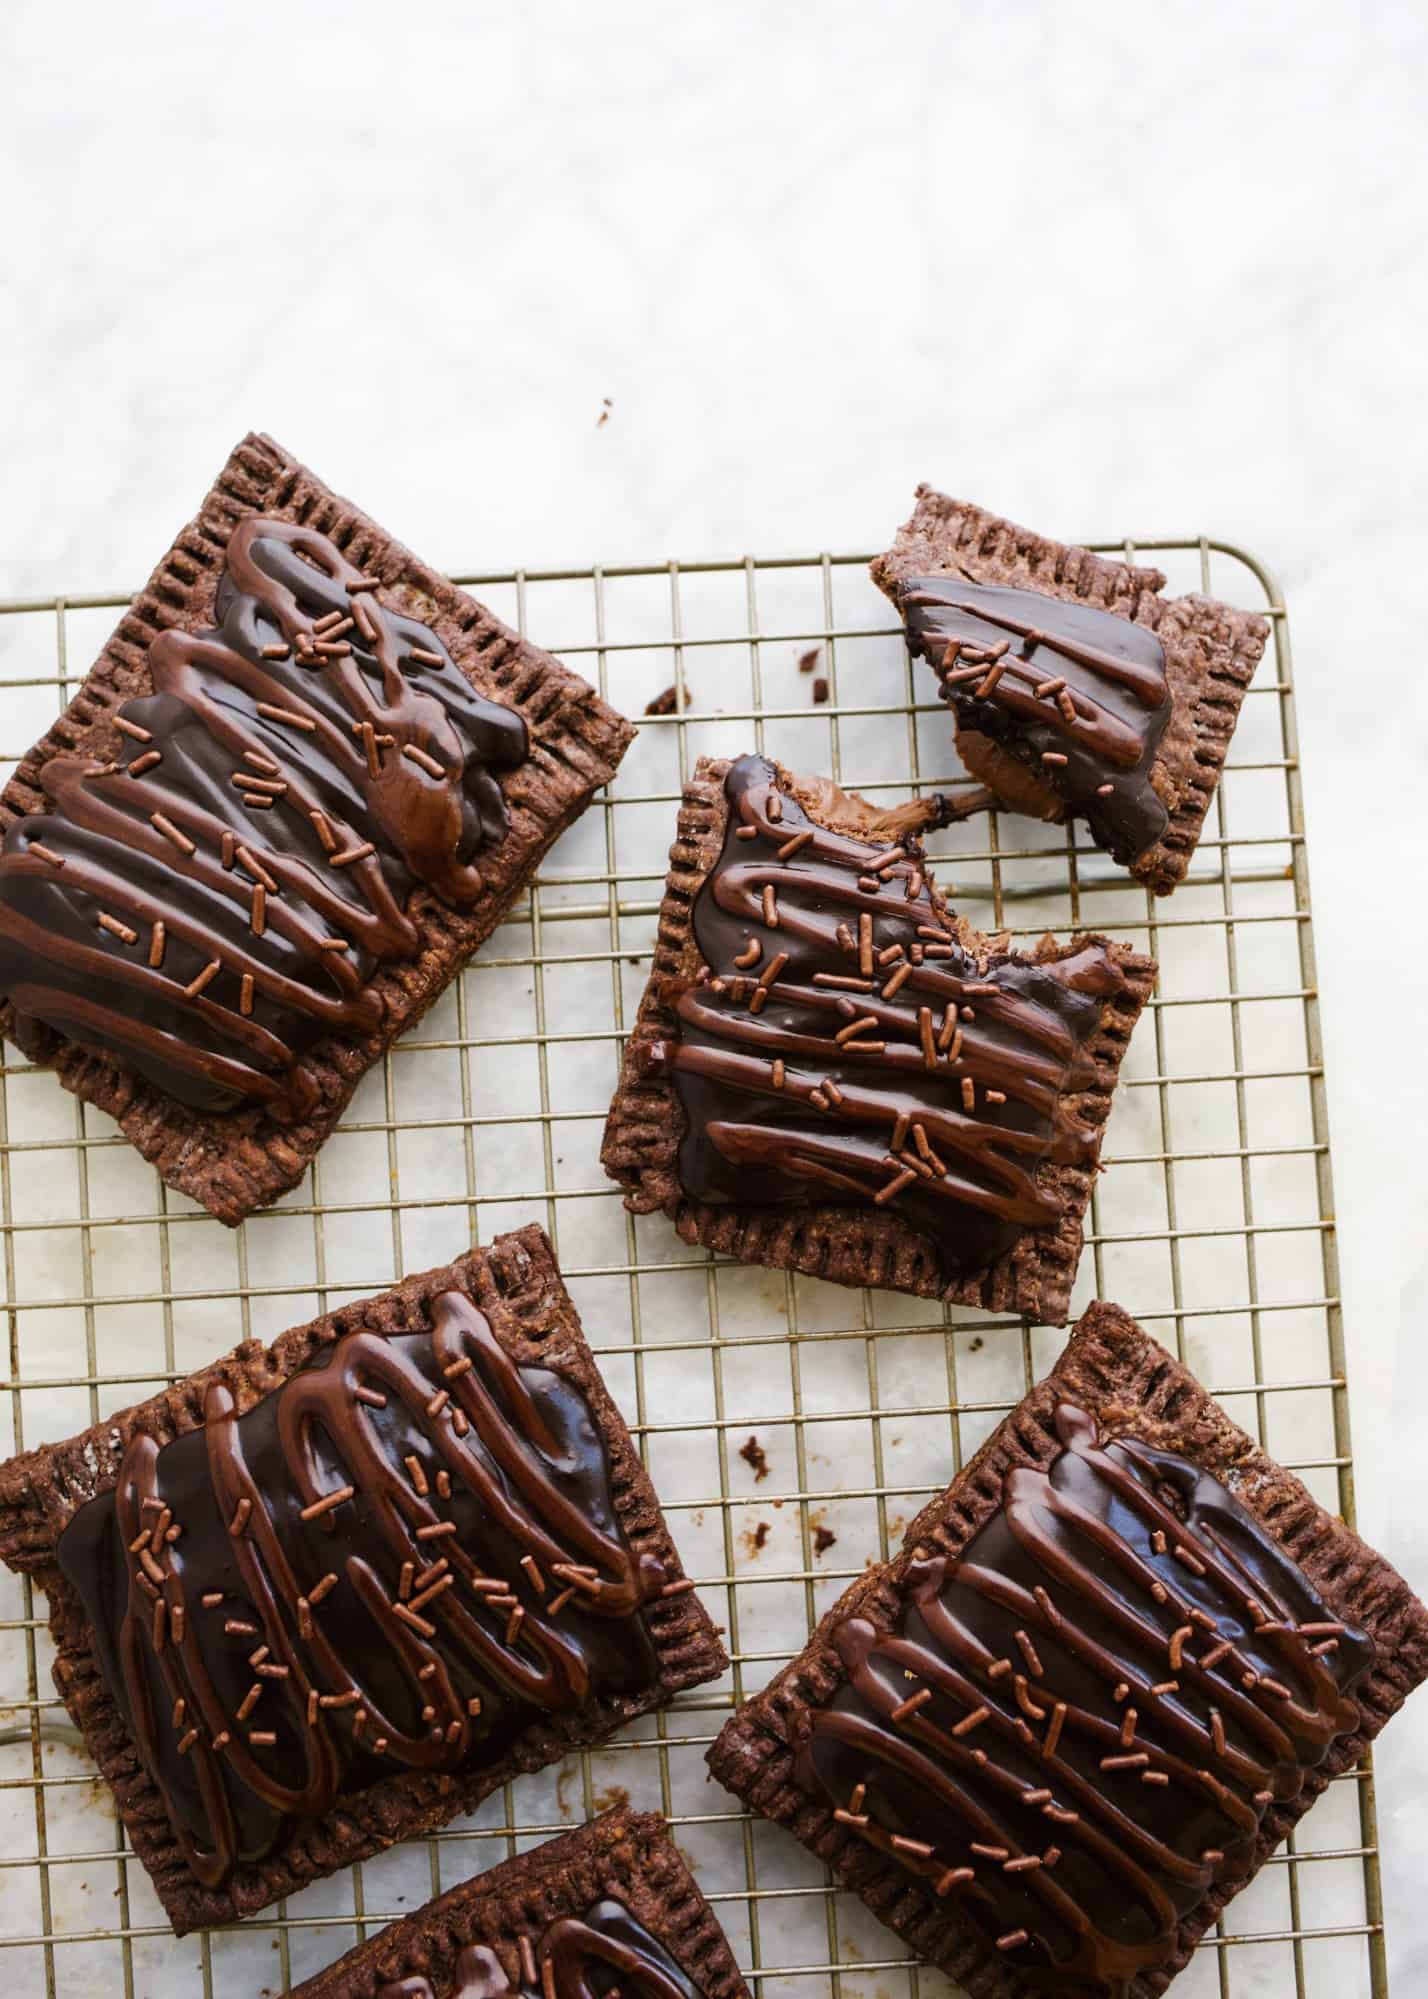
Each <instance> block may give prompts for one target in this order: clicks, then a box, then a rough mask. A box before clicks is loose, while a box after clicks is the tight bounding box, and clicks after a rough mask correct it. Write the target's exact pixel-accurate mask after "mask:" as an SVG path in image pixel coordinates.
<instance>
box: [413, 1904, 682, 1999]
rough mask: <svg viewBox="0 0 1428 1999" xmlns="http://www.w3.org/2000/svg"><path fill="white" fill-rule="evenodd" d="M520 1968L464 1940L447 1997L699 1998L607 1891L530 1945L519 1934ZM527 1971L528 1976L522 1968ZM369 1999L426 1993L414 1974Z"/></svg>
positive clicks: (422, 1997)
mask: <svg viewBox="0 0 1428 1999" xmlns="http://www.w3.org/2000/svg"><path fill="white" fill-rule="evenodd" d="M522 1945H523V1948H522V1951H521V1956H522V1958H524V1959H526V1960H527V1961H526V1962H525V1963H523V1965H522V1967H521V1970H520V1972H519V1973H518V1974H517V1975H516V1976H514V1977H512V1976H510V1975H508V1973H507V1972H506V1970H505V1968H504V1967H503V1965H502V1963H501V1960H500V1958H499V1957H498V1956H497V1955H496V1953H495V1951H494V1950H492V1948H491V1947H490V1945H489V1944H468V1945H467V1947H466V1949H465V1950H463V1951H462V1953H461V1955H460V1957H459V1958H458V1959H457V1962H456V1980H457V1982H456V1985H455V1987H454V1988H453V1990H452V1993H451V1999H617V1995H619V1999H701V1993H700V1988H699V1987H698V1986H697V1985H696V1984H695V1983H694V1981H693V1980H692V1979H691V1978H689V1977H688V1976H687V1975H686V1974H685V1972H684V1971H682V1970H681V1969H680V1967H679V1965H677V1964H676V1963H675V1961H674V1959H673V1958H672V1957H671V1956H670V1954H669V1952H668V1951H667V1950H666V1949H665V1948H664V1945H663V1944H662V1943H660V1942H659V1941H658V1940H657V1939H656V1938H654V1937H652V1936H651V1935H650V1933H649V1931H648V1930H647V1929H646V1928H645V1926H644V1924H643V1923H641V1922H638V1921H637V1920H636V1919H635V1917H634V1916H632V1915H631V1914H630V1912H629V1910H628V1909H627V1908H626V1907H625V1905H624V1903H623V1902H617V1901H615V1900H614V1899H613V1898H612V1897H607V1898H606V1899H605V1900H604V1901H600V1902H594V1903H592V1904H591V1906H590V1907H589V1908H588V1909H587V1910H586V1911H585V1914H584V1915H583V1916H560V1917H557V1919H556V1920H555V1922H553V1923H550V1924H548V1925H547V1926H546V1928H545V1930H544V1932H543V1933H542V1935H541V1937H540V1940H539V1942H538V1943H535V1944H532V1943H531V1941H530V1939H529V1938H523V1939H522ZM532 1972H534V1976H531V1975H530V1974H531V1973H532ZM377 1999H433V1995H432V1989H431V1986H430V1984H429V1982H428V1981H427V1979H426V1978H425V1977H423V1976H422V1975H421V1974H420V1973H417V1974H415V1975H414V1976H412V1977H410V1978H397V1979H392V1980H390V1981H389V1982H388V1983H387V1984H385V1985H383V1986H381V1987H379V1989H378V1992H377Z"/></svg>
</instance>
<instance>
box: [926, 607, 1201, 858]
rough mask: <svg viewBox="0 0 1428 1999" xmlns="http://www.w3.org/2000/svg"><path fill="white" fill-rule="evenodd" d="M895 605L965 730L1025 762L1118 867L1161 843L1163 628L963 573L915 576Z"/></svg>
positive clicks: (1166, 700) (1166, 695) (1165, 690)
mask: <svg viewBox="0 0 1428 1999" xmlns="http://www.w3.org/2000/svg"><path fill="white" fill-rule="evenodd" d="M898 603H899V607H900V608H901V610H902V613H903V617H904V619H905V621H906V625H907V643H908V646H909V648H910V650H911V651H912V652H914V653H917V654H920V655H921V656H922V657H923V658H924V659H926V660H927V661H928V663H929V664H930V665H931V666H932V667H933V668H934V669H935V670H936V672H937V676H938V679H939V681H940V683H941V689H942V697H943V699H944V700H945V701H950V702H951V703H952V705H953V706H954V707H955V709H956V711H957V721H958V726H959V727H960V728H965V729H972V730H976V731H978V732H980V733H981V734H982V735H985V736H989V737H990V738H991V739H992V741H993V742H996V743H999V744H1001V745H1002V746H1003V747H1004V748H1006V749H1008V750H1011V751H1013V752H1014V753H1016V754H1018V755H1020V756H1022V757H1023V758H1026V759H1028V760H1029V761H1030V763H1031V766H1032V769H1033V771H1034V773H1035V775H1036V777H1037V779H1038V780H1039V781H1040V782H1041V783H1042V784H1046V785H1049V786H1050V787H1051V789H1052V790H1053V791H1054V792H1055V793H1056V795H1057V797H1059V798H1060V799H1061V800H1062V801H1063V803H1064V805H1065V807H1066V810H1067V812H1068V813H1070V814H1071V815H1072V816H1073V817H1075V818H1083V819H1085V820H1086V822H1087V824H1088V825H1089V826H1090V829H1091V833H1092V836H1093V837H1094V838H1095V840H1096V841H1097V843H1098V845H1100V846H1102V847H1105V848H1106V849H1107V850H1108V851H1109V852H1110V853H1111V854H1112V855H1113V856H1114V857H1115V859H1116V860H1118V861H1120V862H1122V863H1123V864H1127V865H1128V864H1129V863H1130V862H1132V861H1134V860H1136V859H1137V858H1138V856H1139V855H1141V854H1143V853H1144V852H1145V851H1146V849H1147V848H1148V847H1151V846H1153V845H1154V844H1155V842H1156V841H1157V840H1158V839H1159V838H1160V836H1161V834H1162V833H1163V832H1164V831H1165V828H1166V826H1167V824H1168V823H1169V820H1168V815H1167V813H1166V810H1165V806H1164V804H1163V803H1162V801H1161V799H1160V798H1159V796H1158V795H1157V793H1156V791H1155V789H1154V787H1153V786H1152V785H1151V782H1150V770H1151V766H1152V764H1153V763H1154V762H1155V754H1156V751H1157V749H1158V748H1159V746H1160V740H1161V737H1162V736H1163V735H1164V734H1165V728H1166V724H1167V723H1168V722H1169V720H1170V687H1169V683H1168V681H1167V679H1166V674H1165V650H1164V647H1163V646H1162V645H1161V643H1160V640H1159V639H1158V638H1157V637H1156V635H1155V633H1154V632H1152V631H1150V630H1148V629H1147V628H1146V626H1144V625H1137V624H1135V623H1133V622H1132V621H1131V620H1130V619H1129V618H1118V617H1116V616H1114V615H1113V614H1112V613H1111V612H1109V611H1101V610H1097V609H1096V608H1095V607H1094V606H1093V605H1090V604H1076V603H1066V602H1064V601H1063V600H1062V599H1061V598H1059V597H1047V596H1043V594H1042V593H1041V592H1040V591H1039V590H1012V589H1008V588H1006V587H1005V586H1003V585H1001V584H993V583H971V582H968V581H967V580H966V579H964V578H963V577H960V576H911V577H908V578H907V579H906V581H905V582H904V583H903V584H902V586H901V588H900V589H899V592H898ZM998 669H1000V670H998ZM1038 689H1041V690H1045V691H1043V692H1038ZM1047 757H1050V758H1051V759H1052V761H1050V762H1047V761H1045V759H1046V758H1047Z"/></svg>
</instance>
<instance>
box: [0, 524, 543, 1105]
mask: <svg viewBox="0 0 1428 1999" xmlns="http://www.w3.org/2000/svg"><path fill="white" fill-rule="evenodd" d="M214 616H215V619H216V624H215V626H214V628H213V629H211V630H208V631H200V632H186V631H183V630H180V629H178V628H177V627H175V628H172V629H170V630H168V631H165V632H162V633H160V634H159V636H158V637H157V638H155V639H154V640H153V642H152V644H151V645H150V646H149V650H148V665H149V671H150V674H151V677H152V680H153V686H154V692H153V693H152V694H151V695H147V696H144V697H142V698H140V699H136V700H132V701H126V702H125V703H124V704H123V706H122V707H121V708H120V709H119V710H118V711H117V715H116V717H115V724H114V726H115V728H116V730H117V732H118V734H119V737H120V739H121V742H120V752H119V757H118V759H117V760H116V761H114V762H111V763H107V764H105V763H100V762H98V761H96V760H95V759H93V758H89V757H84V756H79V755H69V754H63V755H58V756H53V757H50V758H49V759H48V760H47V761H46V763H45V764H44V765H43V766H42V768H41V771H40V776H39V781H40V783H41V784H42V785H43V787H44V789H45V791H46V792H47V794H48V795H49V797H50V799H51V800H52V801H53V805H54V809H53V810H52V811H50V812H46V813H37V814H32V815H30V816H28V817H26V818H23V819H20V820H18V821H16V823H15V824H14V825H12V826H11V827H10V829H9V831H8V833H7V834H6V837H5V844H4V850H3V854H0V992H3V993H4V994H5V995H6V997H7V998H8V999H9V1001H10V1003H11V1005H12V1006H13V1008H14V1010H15V1014H16V1027H17V1034H18V1037H19V1038H20V1040H21V1043H22V1045H23V1046H25V1047H27V1049H28V1050H29V1052H31V1053H32V1054H36V1055H38V1054H41V1053H42V1052H43V1043H44V1040H45V1032H44V1030H45V1029H46V1028H48V1029H52V1030H54V1031H56V1032H58V1033H62V1034H64V1035H67V1036H69V1037H70V1038H71V1039H72V1040H74V1041H77V1042H80V1043H82V1044H83V1045H85V1046H86V1047H89V1048H94V1049H98V1050H101V1051H104V1052H106V1053H109V1054H115V1055H119V1056H121V1057H122V1058H123V1059H124V1060H126V1061H127V1062H128V1063H129V1064H130V1065H131V1066H132V1067H133V1068H134V1069H136V1070H137V1071H138V1072H139V1073H140V1074H141V1075H143V1076H145V1077H147V1078H148V1080H149V1081H150V1082H152V1083H154V1084H156V1085H157V1086H158V1087H159V1088H160V1089H161V1090H163V1091H165V1092H166V1093H167V1094H168V1095H169V1096H171V1097H175V1098H177V1099H178V1100H179V1101H180V1102H182V1103H185V1104H189V1105H191V1106H193V1107H194V1108H195V1109H198V1110H206V1111H223V1110H231V1109H233V1108H234V1107H235V1106H237V1105H239V1104H241V1103H244V1102H250V1101H258V1102H263V1103H266V1104H267V1105H268V1107H269V1108H270V1110H271V1111H272V1112H273V1113H274V1114H275V1115H277V1116H279V1117H283V1118H291V1117H295V1116H301V1115H303V1114H304V1113H305V1112H307V1111H308V1110H310V1109H312V1108H313V1106H314V1104H315V1102H316V1084H315V1082H314V1080H313V1078H312V1076H311V1074H310V1072H309V1071H308V1070H307V1069H305V1068H304V1066H303V1063H302V1056H303V1055H304V1053H305V1052H306V1051H307V1050H308V1049H309V1048H310V1047H311V1046H312V1045H313V1044H314V1043H315V1042H316V1041H318V1040H319V1039H320V1038H322V1037H323V1036H325V1035H332V1034H336V1035H339V1036H349V1037H355V1036H360V1035H364V1034H368V1033H371V1032H372V1031H373V1030H374V1029H375V1028H376V1026H377V1025H378V1023H379V1022H380V1020H381V1013H382V1008H381V1000H380V996H379V995H378V994H377V993H376V992H375V991H374V990H373V988H372V984H371V981H372V978H373V976H374V974H375V972H376V971H377V970H378V968H379V967H380V966H382V965H383V964H386V963H388V962H390V961H392V960H395V959H402V958H410V957H412V956H414V955H415V954H416V952H417V951H418V949H419V948H420V931H419V929H418V926H417V924H416V922H414V921H413V919H412V917H411V915H410V914H409V913H408V910H407V901H408V898H409V896H410V895H411V893H412V891H413V890H414V889H416V888H418V887H423V888H426V889H430V890H431V891H432V892H433V893H434V894H435V895H437V896H438V897H440V898H441V899H442V900H443V901H444V902H446V903H448V904H450V905H451V906H452V907H454V908H457V909H469V908H471V907H472V906H473V905H474V904H475V903H476V902H477V901H478V900H479V899H480V897H481V895H482V894H483V893H484V885H483V881H482V876H481V872H480V868H479V866H478V864H477V863H478V857H479V856H480V855H481V854H482V853H483V852H485V851H487V850H489V849H491V848H493V847H495V846H497V845H498V844H499V843H500V842H501V840H502V839H503V838H504V837H505V834H506V831H507V828H508V824H509V817H508V812H507V807H506V802H505V799H504V797H503V796H502V793H501V788H500V785H499V783H498V781H497V778H496V776H495V775H494V773H497V772H501V771H509V770H512V769H514V768H515V767H516V766H517V765H518V764H520V763H521V762H523V761H524V759H525V757H526V754H527V748H528V744H527V735H526V726H525V723H524V721H523V720H522V718H521V717H520V715H518V714H516V713H515V712H514V711H513V710H511V709H508V708H504V707H502V706H500V705H499V704H498V703H496V702H494V701H488V700H486V699H485V697H484V696H482V695H480V694H478V693H477V692H476V690H475V689H474V688H473V687H472V685H471V683H470V681H469V680H467V678H466V676H465V675H464V674H463V673H462V672H461V671H460V669H459V668H458V667H457V666H456V664H455V662H454V661H453V660H452V658H451V655H450V654H449V653H448V652H447V650H446V647H445V646H444V645H443V644H442V642H441V640H440V639H439V638H438V637H437V636H436V634H435V633H434V632H432V631H431V630H430V629H429V628H428V627H427V626H426V625H424V624H422V623H421V622H420V621H419V620H417V619H416V618H413V617H409V616H407V615H406V614H405V613H404V612H401V611H399V610H397V609H395V608H394V607H392V606H390V605H387V604H384V603H383V602H382V601H381V599H380V597H379V596H378V594H377V589H376V586H375V585H374V584H373V583H372V581H371V579H370V578H368V577H366V576H364V575H363V573H362V571H361V570H360V569H357V568H355V567H354V566H353V564H352V563H351V562H349V561H348V560H347V558H346V557H345V556H344V555H343V554H342V552H341V551H340V550H339V549H338V548H337V547H336V546H335V544H334V543H332V542H331V541H329V540H328V539H327V538H326V537H325V536H324V535H321V534H318V533H316V532H315V531H314V530H312V529H311V528H305V527H300V526H297V525H295V524H294V523H292V522H290V521H282V520H273V519H267V518H265V517H263V516H261V515H252V516H249V517H248V518H247V519H246V520H243V521H242V522H240V523H239V525H238V526H237V527H236V528H235V529H234V531H233V534H232V536H231V538H230V540H229V543H228V549H227V562H226V567H225V569H224V573H223V575H222V577H221V578H220V580H219V583H218V589H217V595H216V600H215V606H214Z"/></svg>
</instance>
